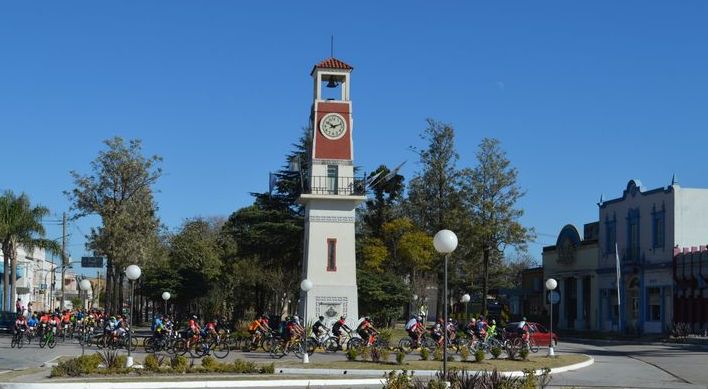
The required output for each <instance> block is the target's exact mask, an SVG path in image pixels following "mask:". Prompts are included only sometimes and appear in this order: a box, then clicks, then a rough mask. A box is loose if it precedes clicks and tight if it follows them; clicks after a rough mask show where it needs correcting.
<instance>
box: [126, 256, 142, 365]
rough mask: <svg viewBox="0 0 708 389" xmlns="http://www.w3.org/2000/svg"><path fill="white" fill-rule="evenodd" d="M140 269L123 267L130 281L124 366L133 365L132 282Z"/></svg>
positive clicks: (133, 294)
mask: <svg viewBox="0 0 708 389" xmlns="http://www.w3.org/2000/svg"><path fill="white" fill-rule="evenodd" d="M142 273H143V272H142V270H140V267H139V266H138V265H130V266H128V267H127V268H125V276H126V277H128V280H129V281H130V314H129V315H128V359H126V361H125V367H131V366H133V357H132V356H131V355H130V351H131V348H132V347H133V345H132V343H131V342H132V338H131V335H132V332H133V328H132V326H133V300H135V288H134V285H133V282H134V281H135V280H137V279H138V278H140V275H141V274H142Z"/></svg>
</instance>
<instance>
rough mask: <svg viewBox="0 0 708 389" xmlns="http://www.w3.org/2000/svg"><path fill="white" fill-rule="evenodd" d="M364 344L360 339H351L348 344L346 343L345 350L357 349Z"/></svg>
mask: <svg viewBox="0 0 708 389" xmlns="http://www.w3.org/2000/svg"><path fill="white" fill-rule="evenodd" d="M364 344H366V342H365V341H364V339H362V338H351V339H349V342H347V349H352V348H359V347H361V346H363V345H364Z"/></svg>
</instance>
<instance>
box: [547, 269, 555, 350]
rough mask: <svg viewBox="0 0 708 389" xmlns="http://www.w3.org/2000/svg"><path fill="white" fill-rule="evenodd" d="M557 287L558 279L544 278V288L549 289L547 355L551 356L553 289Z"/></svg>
mask: <svg viewBox="0 0 708 389" xmlns="http://www.w3.org/2000/svg"><path fill="white" fill-rule="evenodd" d="M557 287H558V281H556V280H555V279H553V278H549V279H547V280H546V289H548V290H549V292H550V293H548V300H549V301H548V302H549V303H551V320H550V323H551V333H550V337H549V339H550V340H549V342H548V356H549V357H552V356H555V355H556V354H555V352H554V351H553V290H554V289H556V288H557Z"/></svg>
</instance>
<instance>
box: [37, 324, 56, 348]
mask: <svg viewBox="0 0 708 389" xmlns="http://www.w3.org/2000/svg"><path fill="white" fill-rule="evenodd" d="M43 332H44V333H43V334H42V338H41V339H40V340H39V347H40V348H44V347H45V346H49V348H54V346H56V345H57V340H56V339H55V338H54V331H52V329H51V328H50V329H45V330H44V331H43Z"/></svg>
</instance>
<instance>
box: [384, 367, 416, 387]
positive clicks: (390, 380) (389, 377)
mask: <svg viewBox="0 0 708 389" xmlns="http://www.w3.org/2000/svg"><path fill="white" fill-rule="evenodd" d="M384 377H386V381H385V382H384V386H383V387H384V389H408V388H412V387H413V384H412V383H411V377H410V376H409V375H408V372H407V371H405V370H403V371H401V372H400V373H398V372H396V371H395V370H393V371H390V372H388V373H386V374H385V375H384Z"/></svg>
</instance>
